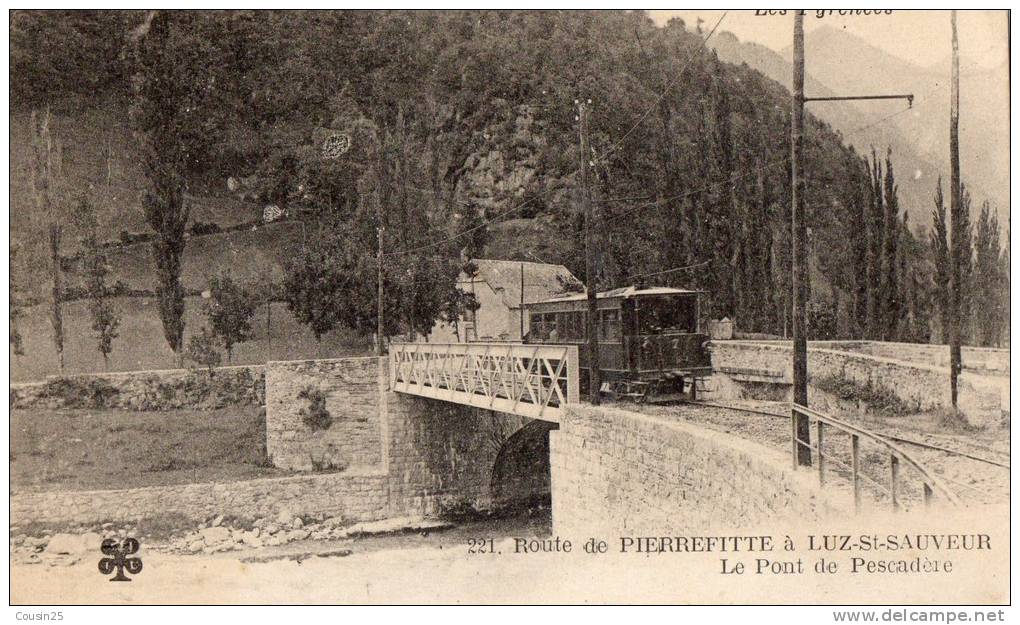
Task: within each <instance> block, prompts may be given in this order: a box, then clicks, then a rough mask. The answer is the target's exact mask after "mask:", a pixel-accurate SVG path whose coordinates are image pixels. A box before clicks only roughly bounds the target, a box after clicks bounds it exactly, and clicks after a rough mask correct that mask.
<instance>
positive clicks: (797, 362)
mask: <svg viewBox="0 0 1020 625" xmlns="http://www.w3.org/2000/svg"><path fill="white" fill-rule="evenodd" d="M803 138H804V14H803V13H802V12H801V11H799V10H798V11H794V14H793V114H792V119H791V131H790V143H791V155H790V156H791V162H792V168H791V177H792V180H791V187H792V190H793V194H792V195H793V205H792V215H793V219H792V221H793V224H792V226H793V233H792V234H793V280H792V282H793V402H794V403H795V404H800V405H801V406H807V323H806V319H805V307H806V305H807V294H808V283H807V278H808V276H807V271H806V269H807V259H806V258H805V257H804V248H805V246H806V245H805V240H806V239H807V225H806V223H805V219H804V218H805V215H804V191H805V188H804V172H803V169H802V168H803V163H802V159H803V156H804V154H803V150H804V145H803ZM791 418H792V420H793V425H792V427H793V437H792V438H793V451H794V458H795V462H796V465H800V466H810V465H811V448H810V447H808V443H809V442H810V440H811V424H810V422H809V419H808V416H807V415H805V414H801V413H799V412H797V411H796V410H794V411H793V412H792V415H791Z"/></svg>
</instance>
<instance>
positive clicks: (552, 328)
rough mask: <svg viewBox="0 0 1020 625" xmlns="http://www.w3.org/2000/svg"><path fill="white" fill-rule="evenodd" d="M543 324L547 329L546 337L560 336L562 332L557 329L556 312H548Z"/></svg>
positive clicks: (555, 337) (557, 337)
mask: <svg viewBox="0 0 1020 625" xmlns="http://www.w3.org/2000/svg"><path fill="white" fill-rule="evenodd" d="M543 325H544V329H545V336H544V338H547V339H552V340H557V339H559V338H560V333H559V331H558V330H557V329H556V313H546V314H545V318H544V319H543Z"/></svg>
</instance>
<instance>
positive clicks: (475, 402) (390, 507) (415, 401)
mask: <svg viewBox="0 0 1020 625" xmlns="http://www.w3.org/2000/svg"><path fill="white" fill-rule="evenodd" d="M735 349H736V347H735ZM766 351H767V352H768V354H769V357H770V358H771V357H772V350H766ZM576 352H577V349H576V348H566V349H565V348H562V347H555V346H554V347H550V348H549V349H546V348H544V347H543V348H540V349H536V348H535V346H522V345H518V346H510V345H507V344H498V345H488V346H486V345H472V346H470V347H467V346H463V345H460V346H449V345H435V344H432V345H426V346H420V345H419V346H415V345H407V346H395V348H394V349H393V350H392V352H391V355H390V356H389V357H387V358H384V359H377V358H346V359H336V360H309V361H289V362H270V363H267V364H266V365H265V367H264V379H265V383H264V397H265V405H266V413H265V414H266V449H267V452H268V455H269V457H270V460H271V462H272V463H273V464H274V465H275V466H276V467H279V468H282V469H287V470H291V471H294V472H295V473H296V475H294V476H290V477H279V478H265V479H258V480H249V481H243V482H222V483H215V484H186V485H174V486H162V487H152V488H140V489H131V490H130V491H117V490H109V491H69V492H53V493H21V494H18V495H17V497H14V498H12V506H11V518H12V519H18V520H19V521H20V522H28V521H39V522H68V521H71V522H90V521H105V520H117V519H120V518H124V519H140V518H148V517H162V516H166V515H174V514H176V515H183V516H185V517H188V518H190V519H194V520H195V521H196V522H203V521H206V520H208V519H210V518H212V517H213V516H215V515H217V514H223V513H224V512H229V513H231V514H233V515H234V516H238V517H242V518H244V517H260V516H266V515H274V514H276V513H277V511H278V509H279V508H281V507H286V508H287V509H288V510H290V511H291V512H292V513H293V514H306V515H317V514H326V515H330V516H335V515H342V516H343V517H345V518H347V519H350V520H352V521H366V520H375V519H382V518H388V517H399V516H418V515H424V516H434V515H440V514H448V515H459V514H464V513H468V512H471V511H473V510H475V511H479V510H489V509H493V508H498V507H501V506H535V505H551V507H552V518H553V525H554V531H555V532H557V533H559V534H563V535H574V536H577V535H579V533H581V532H598V531H602V532H610V534H609V535H616V534H619V533H621V532H625V533H635V532H654V533H655V534H656V535H661V533H662V532H690V531H697V530H703V529H708V528H711V527H713V526H717V525H718V523H719V522H721V521H725V522H726V523H727V524H728V525H729V526H748V527H754V526H755V525H756V524H758V523H761V522H764V521H771V522H775V521H778V520H782V519H783V518H796V519H798V520H799V521H803V520H805V519H813V518H820V517H824V516H828V515H829V513H830V512H833V511H837V512H840V513H844V512H846V509H847V508H846V507H845V506H846V504H847V502H846V501H841V502H838V504H839V505H840V506H841V509H840V510H836V509H835V508H834V507H833V506H832V505H830V504H829V503H828V501H827V500H826V499H825V498H824V497H823V496H822V495H821V493H820V491H819V489H818V487H817V483H816V482H815V480H813V479H812V476H811V474H810V472H804V471H794V470H793V469H792V467H791V463H790V458H789V456H788V455H787V454H783V453H781V452H779V451H776V450H775V449H772V448H768V447H765V446H763V445H760V444H757V443H755V442H752V441H748V440H745V439H740V438H737V437H735V436H731V435H729V434H725V433H722V432H719V431H716V430H707V429H704V428H702V427H699V426H696V425H693V424H690V423H685V422H683V421H682V411H683V407H682V406H678V407H676V411H677V412H676V414H673V415H671V416H670V417H669V418H667V417H656V416H650V415H647V414H639V413H636V412H632V411H627V410H621V409H617V408H608V407H595V406H592V405H590V404H586V403H582V402H580V401H579V397H578V391H579V388H578V383H577V377H578V376H577V371H576V365H575V363H576V362H577V353H576ZM745 361H746V362H745ZM423 363H429V365H428V366H427V367H426V366H424V365H423ZM748 363H750V364H748ZM770 363H771V360H770V361H768V362H765V361H763V362H762V363H757V364H756V363H754V362H751V361H750V360H749V359H746V358H744V359H740V360H737V361H734V362H733V363H730V364H731V366H733V367H735V366H737V365H738V364H740V365H742V366H747V367H750V366H752V365H753V366H756V367H757V368H758V369H762V370H764V369H769V368H776V369H777V370H778V369H780V366H779V364H778V361H777V364H776V365H775V366H774V367H773V365H772V364H770ZM777 375H779V376H782V375H785V374H784V373H783V372H781V371H780V372H779V373H778V374H777ZM261 376H262V370H261V369H260V371H259V375H258V378H257V381H258V382H259V384H258V386H259V387H260V388H259V389H258V392H257V393H255V394H254V395H253V396H258V397H259V399H261V395H262V393H261V391H262V388H261V387H262V384H261ZM136 377H137V376H136ZM150 377H152V379H153V380H154V382H153V383H154V384H155V383H156V382H159V381H160V380H161V379H162V378H160V377H159V376H155V374H153V376H150ZM249 378H251V380H252V384H254V383H255V382H254V381H255V380H256V378H254V377H251V376H248V377H245V379H246V380H247V379H249ZM146 380H148V378H146ZM143 382H145V383H146V384H148V382H146V381H145V380H141V379H139V380H136V381H135V382H132V384H135V383H137V384H135V385H138V384H142V383H143ZM26 392H27V391H26ZM22 395H24V393H21V394H19V395H18V397H21V396H22ZM12 397H14V395H12ZM23 399H24V398H23ZM29 399H30V398H29ZM673 417H679V418H673ZM126 501H130V505H129V506H128V505H125V502H126ZM589 535H595V534H593V533H589Z"/></svg>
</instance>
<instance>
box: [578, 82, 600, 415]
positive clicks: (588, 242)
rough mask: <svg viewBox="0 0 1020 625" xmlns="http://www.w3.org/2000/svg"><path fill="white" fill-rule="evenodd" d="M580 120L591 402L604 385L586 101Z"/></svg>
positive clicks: (596, 401)
mask: <svg viewBox="0 0 1020 625" xmlns="http://www.w3.org/2000/svg"><path fill="white" fill-rule="evenodd" d="M577 111H578V117H577V118H578V121H579V122H580V124H579V125H580V128H579V130H580V135H581V201H582V203H583V205H584V266H585V271H584V273H585V276H584V280H585V288H586V289H587V291H588V324H587V330H588V395H589V397H590V399H591V403H593V404H595V405H596V406H597V405H598V404H599V403H600V402H599V387H600V386H601V385H602V384H601V380H600V377H601V375H600V371H599V336H598V305H597V299H596V295H597V291H596V289H597V284H596V281H595V272H596V263H595V252H596V250H595V224H594V223H593V222H594V221H595V220H594V214H593V208H592V202H591V186H590V181H589V172H588V162H589V158H590V157H589V153H590V151H589V148H588V108H587V107H586V106H585V103H584V102H578V103H577Z"/></svg>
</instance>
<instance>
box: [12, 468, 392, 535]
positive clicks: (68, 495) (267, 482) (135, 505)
mask: <svg viewBox="0 0 1020 625" xmlns="http://www.w3.org/2000/svg"><path fill="white" fill-rule="evenodd" d="M282 508H287V509H288V510H290V511H291V512H292V513H294V514H297V515H304V514H314V513H319V512H322V513H325V514H328V515H331V516H343V517H344V518H347V519H350V520H352V521H361V520H374V519H379V518H383V517H385V516H388V515H389V513H390V509H389V502H388V498H387V489H386V478H385V476H381V475H350V474H342V473H339V474H338V473H334V474H315V475H307V476H297V477H284V478H270V479H261V480H249V481H241V482H219V483H205V484H184V485H179V486H159V487H151V488H132V489H127V490H102V491H60V492H45V493H21V494H18V495H15V496H13V497H11V524H12V525H19V524H25V523H29V522H39V523H57V524H60V523H94V522H99V521H111V522H126V521H136V520H140V519H153V518H167V517H170V516H180V517H183V518H185V519H188V520H190V521H192V522H194V523H201V522H204V521H208V520H209V519H210V518H212V517H214V516H216V515H219V514H225V515H231V516H234V517H238V518H243V519H257V518H260V517H265V516H270V515H276V514H277V513H278V512H279V511H280V510H281V509H282ZM399 515H400V512H396V513H394V514H393V515H392V516H399Z"/></svg>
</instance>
